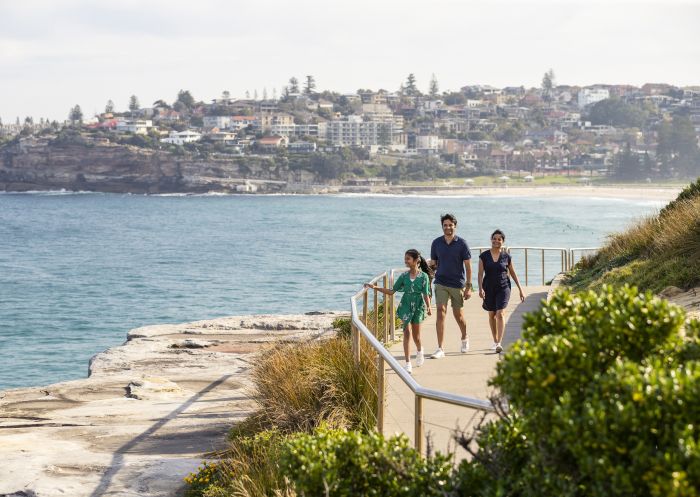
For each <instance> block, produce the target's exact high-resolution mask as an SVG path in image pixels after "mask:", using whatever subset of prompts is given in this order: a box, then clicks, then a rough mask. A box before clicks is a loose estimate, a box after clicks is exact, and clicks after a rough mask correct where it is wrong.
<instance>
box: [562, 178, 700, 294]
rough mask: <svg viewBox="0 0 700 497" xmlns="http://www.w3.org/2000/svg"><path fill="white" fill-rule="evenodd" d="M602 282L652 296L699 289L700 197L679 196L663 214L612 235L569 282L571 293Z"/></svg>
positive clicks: (579, 266)
mask: <svg viewBox="0 0 700 497" xmlns="http://www.w3.org/2000/svg"><path fill="white" fill-rule="evenodd" d="M692 188H693V186H692V185H691V187H688V189H691V190H692ZM606 283H610V284H613V285H616V286H621V285H624V284H626V283H627V284H630V285H636V286H638V287H639V288H640V289H642V290H652V291H654V292H659V291H661V290H663V289H664V288H666V287H669V286H676V287H679V288H682V289H688V288H690V287H692V286H694V285H697V284H699V283H700V194H695V195H689V194H687V193H681V195H680V196H679V200H676V201H674V202H672V203H671V204H669V206H668V207H667V208H665V209H664V210H663V211H662V212H661V213H659V214H657V215H654V216H650V217H647V218H646V219H643V220H641V221H640V222H638V223H637V224H636V225H634V226H632V227H631V228H630V229H628V230H627V231H625V232H623V233H618V234H615V235H612V236H611V237H610V238H609V239H608V241H607V243H606V244H605V246H604V247H603V248H602V249H601V250H600V251H599V252H598V253H597V254H596V255H594V256H591V257H587V258H584V259H583V260H582V261H581V262H580V263H579V264H577V266H576V268H575V269H574V272H573V273H572V275H571V276H570V277H569V278H568V280H567V284H568V285H569V286H571V287H572V288H573V289H575V290H583V289H587V288H592V289H599V288H600V287H602V285H604V284H606Z"/></svg>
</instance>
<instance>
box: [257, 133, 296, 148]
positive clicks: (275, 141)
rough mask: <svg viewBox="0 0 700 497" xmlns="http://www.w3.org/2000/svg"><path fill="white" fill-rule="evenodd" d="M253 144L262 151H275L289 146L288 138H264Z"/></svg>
mask: <svg viewBox="0 0 700 497" xmlns="http://www.w3.org/2000/svg"><path fill="white" fill-rule="evenodd" d="M255 144H256V145H257V146H258V147H259V148H260V149H262V150H276V149H278V148H283V147H286V146H287V145H289V138H287V137H286V136H264V137H262V138H260V139H259V140H258V141H256V142H255Z"/></svg>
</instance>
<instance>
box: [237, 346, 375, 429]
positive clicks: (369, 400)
mask: <svg viewBox="0 0 700 497" xmlns="http://www.w3.org/2000/svg"><path fill="white" fill-rule="evenodd" d="M366 347H369V345H366ZM372 357H374V354H371V353H369V352H366V353H363V354H361V360H360V364H359V366H355V363H354V360H353V357H352V350H351V344H350V341H349V340H347V339H344V338H331V339H328V340H320V341H312V342H306V343H296V344H282V345H277V346H275V347H273V348H272V349H270V350H268V351H267V352H265V353H264V354H263V355H262V356H261V357H260V358H259V359H258V361H257V362H256V365H255V367H254V369H253V371H252V375H251V376H252V379H253V383H254V385H255V388H256V393H257V395H258V398H257V402H258V406H259V413H258V415H257V416H258V417H259V422H260V423H261V424H262V425H267V426H273V427H275V428H277V429H279V430H281V431H283V432H294V431H304V432H310V431H312V430H313V429H314V428H316V427H317V426H319V425H320V424H321V423H324V424H326V425H327V426H329V427H332V428H350V429H361V430H369V429H371V428H372V427H373V426H374V424H375V422H376V413H375V409H376V398H377V396H376V377H377V374H376V365H375V364H374V362H373V360H372V359H371V358H372Z"/></svg>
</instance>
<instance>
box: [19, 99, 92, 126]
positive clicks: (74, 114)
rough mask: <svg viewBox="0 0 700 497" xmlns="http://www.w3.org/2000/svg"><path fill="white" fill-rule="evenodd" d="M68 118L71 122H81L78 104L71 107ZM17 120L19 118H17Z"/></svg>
mask: <svg viewBox="0 0 700 497" xmlns="http://www.w3.org/2000/svg"><path fill="white" fill-rule="evenodd" d="M68 118H69V119H70V120H71V122H72V123H73V124H82V123H83V110H82V109H81V108H80V105H78V104H75V107H73V108H72V109H71V110H70V113H69V114H68ZM17 119H18V120H19V118H17Z"/></svg>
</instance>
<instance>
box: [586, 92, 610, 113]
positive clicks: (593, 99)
mask: <svg viewBox="0 0 700 497" xmlns="http://www.w3.org/2000/svg"><path fill="white" fill-rule="evenodd" d="M607 98H610V91H608V90H606V89H605V88H583V89H581V90H580V91H579V92H578V107H579V109H583V108H584V107H586V106H588V105H592V104H594V103H597V102H600V101H602V100H605V99H607Z"/></svg>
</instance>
